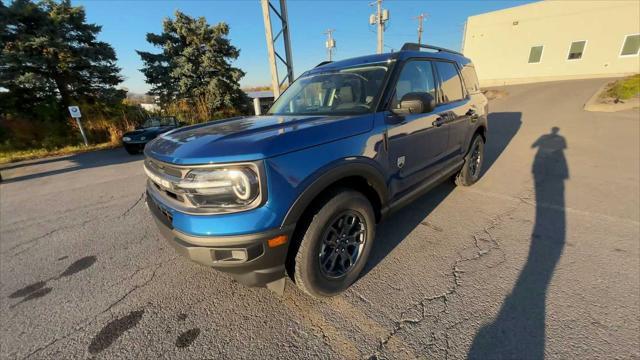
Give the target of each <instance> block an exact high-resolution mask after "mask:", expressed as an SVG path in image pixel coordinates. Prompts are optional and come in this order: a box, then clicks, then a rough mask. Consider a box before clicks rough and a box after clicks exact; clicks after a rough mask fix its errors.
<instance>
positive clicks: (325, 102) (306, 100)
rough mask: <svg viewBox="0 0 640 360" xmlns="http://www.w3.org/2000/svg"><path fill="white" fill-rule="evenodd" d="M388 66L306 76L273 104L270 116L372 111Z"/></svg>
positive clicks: (355, 68)
mask: <svg viewBox="0 0 640 360" xmlns="http://www.w3.org/2000/svg"><path fill="white" fill-rule="evenodd" d="M386 73H387V65H386V63H383V64H382V63H381V64H367V65H366V66H359V67H350V68H345V69H340V70H332V71H327V72H321V73H314V74H310V75H306V76H305V75H303V76H302V77H300V78H299V79H298V80H296V81H295V82H294V83H293V84H291V86H289V88H288V89H287V91H285V92H284V94H282V96H280V97H279V98H278V100H277V101H276V102H275V103H274V104H273V106H272V107H271V109H270V110H269V112H268V114H270V115H348V114H362V113H367V112H371V111H373V110H374V109H373V106H374V100H375V99H376V98H377V96H378V93H379V92H380V90H381V89H382V83H383V80H384V77H385V74H386Z"/></svg>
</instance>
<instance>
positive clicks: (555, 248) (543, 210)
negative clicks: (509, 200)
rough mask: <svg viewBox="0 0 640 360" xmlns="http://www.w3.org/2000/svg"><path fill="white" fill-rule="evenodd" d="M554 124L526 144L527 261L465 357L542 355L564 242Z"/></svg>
mask: <svg viewBox="0 0 640 360" xmlns="http://www.w3.org/2000/svg"><path fill="white" fill-rule="evenodd" d="M559 131H560V129H559V128H557V127H554V128H552V129H551V133H549V134H545V135H542V136H540V138H539V139H538V140H536V141H535V142H534V143H533V144H532V145H531V147H532V148H538V151H537V153H536V155H535V159H534V161H533V167H532V173H533V179H534V183H535V196H536V214H535V224H534V226H533V231H532V233H531V243H530V247H529V255H528V258H527V262H526V264H525V265H524V268H523V269H522V272H521V273H520V276H519V277H518V280H517V281H516V284H515V286H514V288H513V290H512V292H511V294H509V295H508V296H507V298H506V299H505V301H504V302H503V304H502V308H501V309H500V312H499V313H498V316H497V317H496V319H495V320H494V321H493V322H492V323H490V324H487V325H485V326H483V327H482V328H481V329H480V330H479V331H478V333H477V334H476V337H475V339H474V341H473V344H472V345H471V349H470V351H469V354H468V357H469V359H543V358H544V349H545V318H546V309H545V301H546V297H547V289H548V287H549V283H550V282H551V277H552V276H553V272H554V270H555V268H556V265H557V264H558V261H559V260H560V256H561V255H562V251H563V249H564V245H565V238H566V219H565V200H564V183H565V180H566V179H568V178H569V168H568V165H567V161H566V159H565V156H564V149H566V148H567V142H566V140H565V138H564V137H563V136H561V135H559V134H558V132H559Z"/></svg>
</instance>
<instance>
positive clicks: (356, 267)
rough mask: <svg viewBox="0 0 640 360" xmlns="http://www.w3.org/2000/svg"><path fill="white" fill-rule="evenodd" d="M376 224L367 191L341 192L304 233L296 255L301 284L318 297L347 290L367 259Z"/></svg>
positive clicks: (297, 275)
mask: <svg viewBox="0 0 640 360" xmlns="http://www.w3.org/2000/svg"><path fill="white" fill-rule="evenodd" d="M375 226H376V224H375V215H374V213H373V208H372V207H371V203H369V200H367V198H366V197H365V196H364V195H362V194H361V193H359V192H357V191H353V190H343V191H340V192H338V193H337V194H336V195H335V196H334V197H332V198H331V199H330V200H329V201H327V202H326V203H325V204H324V206H322V207H321V208H320V210H319V211H318V212H317V213H316V214H315V215H314V217H313V219H312V220H311V222H310V224H309V226H308V227H307V229H306V231H305V233H304V236H303V238H302V242H301V243H300V247H299V249H298V253H297V254H296V257H295V270H294V279H295V282H296V284H297V285H298V287H300V289H302V290H303V291H304V292H306V293H307V294H309V295H311V296H314V297H329V296H334V295H337V294H339V293H341V292H343V291H344V290H346V289H347V288H348V287H349V286H350V285H351V284H353V283H354V282H355V281H356V280H357V279H358V276H359V275H360V272H361V271H362V269H363V268H364V266H365V264H366V262H367V258H368V257H369V253H370V252H371V246H372V245H373V239H374V237H375Z"/></svg>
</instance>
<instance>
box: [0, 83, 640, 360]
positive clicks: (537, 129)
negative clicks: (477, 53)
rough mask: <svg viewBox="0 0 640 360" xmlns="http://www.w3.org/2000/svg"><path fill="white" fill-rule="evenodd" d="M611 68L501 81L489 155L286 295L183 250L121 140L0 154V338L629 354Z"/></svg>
mask: <svg viewBox="0 0 640 360" xmlns="http://www.w3.org/2000/svg"><path fill="white" fill-rule="evenodd" d="M605 81H606V80H576V81H565V82H553V83H540V84H531V85H520V86H510V87H504V88H502V90H505V91H507V92H508V96H506V97H504V98H502V99H498V100H495V101H492V102H491V103H490V110H491V115H490V117H489V127H490V129H489V140H488V143H487V157H486V164H485V165H486V166H485V174H484V176H483V178H482V179H481V180H480V182H479V183H477V184H476V185H474V186H472V187H469V188H462V187H454V186H453V185H452V184H449V183H447V184H442V185H440V186H439V187H437V188H436V189H435V190H434V191H432V192H431V193H429V194H427V195H426V196H424V197H422V198H421V199H419V200H418V201H416V202H415V203H413V204H412V205H410V206H409V207H407V208H405V209H404V210H402V211H400V212H398V213H396V214H395V215H393V216H392V217H391V218H389V219H388V220H387V221H386V222H385V223H383V224H381V225H380V226H379V228H378V236H377V239H376V244H375V247H374V250H373V253H372V258H371V259H370V261H369V263H368V265H367V268H366V271H365V273H364V274H363V275H362V277H361V278H360V279H359V281H358V282H357V283H356V284H355V285H354V286H353V287H352V288H351V289H349V290H348V291H347V292H346V293H345V294H343V295H341V296H338V297H335V298H332V299H328V300H324V301H319V300H314V299H311V298H309V297H307V296H305V295H304V294H303V293H302V292H301V291H299V290H297V288H296V287H295V286H294V285H293V284H292V283H288V284H287V289H286V291H285V294H284V296H282V297H280V296H278V295H276V294H274V293H272V292H270V291H269V290H267V289H261V288H246V287H244V286H242V285H240V284H238V283H235V282H234V281H233V280H232V279H231V278H230V277H228V276H227V275H224V274H222V273H219V272H216V271H214V270H211V269H208V268H205V267H202V266H200V265H197V264H194V263H191V262H189V261H187V260H186V259H184V258H182V257H178V256H177V255H176V253H175V252H174V250H173V248H172V247H171V246H170V245H169V244H168V243H166V241H165V240H164V239H162V238H161V237H160V236H159V234H158V232H157V230H156V226H155V224H154V223H153V221H152V219H151V217H150V214H149V212H148V210H147V208H146V206H145V203H144V182H145V176H144V173H143V170H142V157H141V156H130V155H128V154H127V153H126V152H125V151H124V150H123V149H114V150H107V151H100V152H94V153H86V154H79V155H75V156H68V157H63V158H53V159H43V160H34V161H29V162H23V163H15V164H9V165H4V166H2V168H0V172H1V173H2V177H3V182H2V183H1V184H0V315H1V319H0V320H1V321H0V357H1V358H3V359H22V358H34V359H54V358H55V359H62V358H105V359H124V358H153V359H156V358H172V359H176V358H178V359H181V358H185V359H186V358H193V359H203V358H219V359H223V358H224V359H254V358H255V359H258V358H260V359H262V358H269V359H297V358H322V359H361V358H364V359H376V358H378V359H382V358H388V359H414V358H421V359H432V358H443V359H445V358H446V359H448V358H451V359H464V358H487V359H496V358H509V359H511V358H521V359H527V358H532V359H539V358H543V357H545V358H549V359H568V358H582V359H588V358H591V359H596V358H598V359H600V358H639V357H640V351H639V350H638V349H640V335H639V334H640V318H639V315H638V314H639V313H640V253H639V250H640V249H639V241H640V143H639V142H640V126H639V125H640V113H639V112H638V110H637V109H636V110H629V111H624V112H618V113H593V112H585V111H583V110H582V107H583V104H584V103H585V102H586V101H587V100H588V99H589V97H591V95H593V93H594V92H595V91H596V90H597V89H598V88H599V87H600V86H601V85H602V84H603V83H604V82H605Z"/></svg>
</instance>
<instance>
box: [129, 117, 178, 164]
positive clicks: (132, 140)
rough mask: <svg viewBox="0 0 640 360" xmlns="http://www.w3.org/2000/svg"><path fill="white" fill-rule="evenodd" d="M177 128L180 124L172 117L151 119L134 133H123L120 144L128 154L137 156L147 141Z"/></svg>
mask: <svg viewBox="0 0 640 360" xmlns="http://www.w3.org/2000/svg"><path fill="white" fill-rule="evenodd" d="M179 126H180V123H179V122H178V120H177V119H176V118H175V117H173V116H163V117H151V118H148V119H147V120H146V121H145V122H144V124H142V126H140V127H138V128H136V129H135V130H134V131H129V132H128V133H125V134H124V135H123V136H122V143H123V144H124V148H125V150H127V152H128V153H129V154H131V155H133V154H138V153H140V152H142V150H143V149H144V146H145V145H146V144H147V143H148V142H149V141H151V140H153V139H155V138H156V137H157V136H158V135H160V134H162V133H166V132H167V131H170V130H173V129H175V128H177V127H179Z"/></svg>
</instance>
